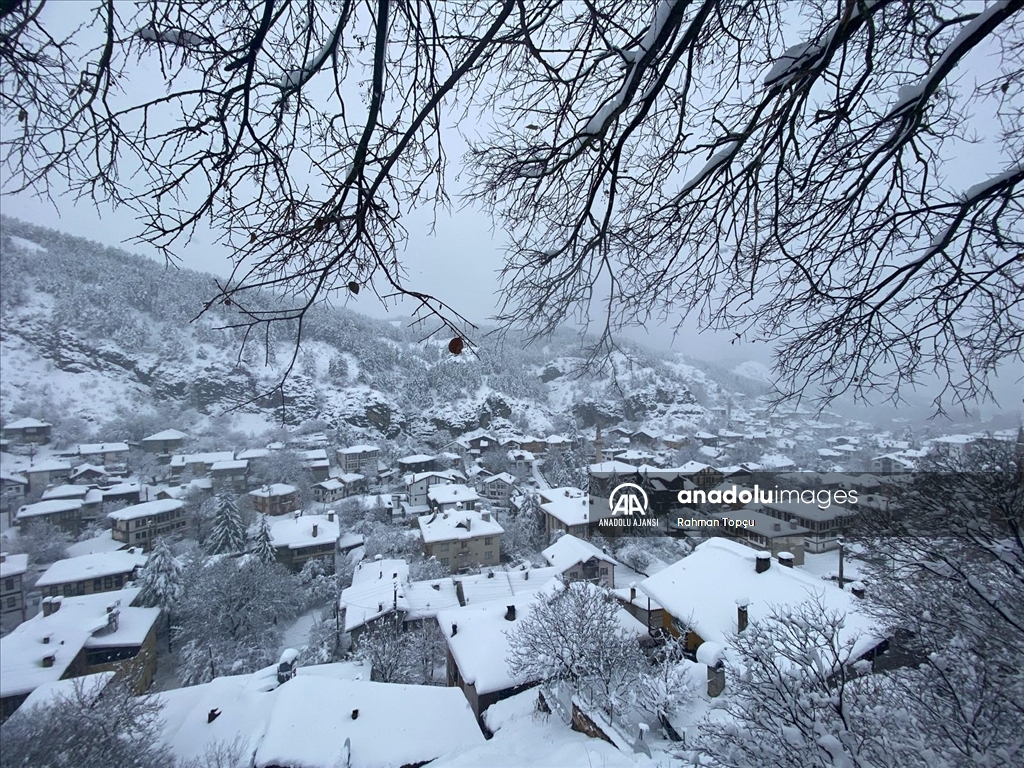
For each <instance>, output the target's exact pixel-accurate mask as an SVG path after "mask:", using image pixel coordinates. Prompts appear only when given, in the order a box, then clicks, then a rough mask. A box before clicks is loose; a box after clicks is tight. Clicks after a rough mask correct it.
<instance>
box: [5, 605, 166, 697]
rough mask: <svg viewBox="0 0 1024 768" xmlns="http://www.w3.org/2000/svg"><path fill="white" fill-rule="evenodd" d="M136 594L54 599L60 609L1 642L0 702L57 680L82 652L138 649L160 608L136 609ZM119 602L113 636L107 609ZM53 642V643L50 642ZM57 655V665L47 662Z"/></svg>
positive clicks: (40, 616) (20, 627) (33, 620)
mask: <svg viewBox="0 0 1024 768" xmlns="http://www.w3.org/2000/svg"><path fill="white" fill-rule="evenodd" d="M138 593H139V590H138V589H122V590H120V591H118V592H101V593H99V594H95V595H83V596H80V597H64V598H53V599H54V600H59V601H60V608H59V609H58V610H56V611H54V612H53V613H51V614H50V615H49V616H43V614H42V613H39V614H37V615H36V616H34V617H33V618H31V619H29V620H28V621H25V622H22V623H21V624H19V625H18V626H17V627H16V628H15V629H14V630H13V631H12V632H11V633H10V634H9V635H7V636H6V637H3V638H0V698H7V697H8V696H17V695H19V694H24V693H29V692H30V691H33V690H35V689H36V688H38V687H39V686H40V685H42V684H43V683H48V682H53V681H55V680H59V679H60V678H61V677H63V676H64V673H65V672H67V670H68V667H69V666H70V665H71V663H72V662H73V661H74V660H75V657H76V656H77V655H78V653H79V651H81V650H82V648H122V647H132V646H140V645H142V643H143V642H144V641H145V639H146V636H147V635H148V634H149V632H150V630H151V629H152V628H153V625H154V624H156V621H157V619H158V618H159V616H160V609H159V608H134V607H132V605H131V603H132V601H133V600H134V599H135V598H136V596H137V595H138ZM118 601H120V605H119V606H118V610H119V612H120V613H119V615H118V624H117V629H116V630H115V631H112V632H111V631H105V630H106V628H107V626H108V618H107V607H108V606H110V605H113V604H114V603H116V602H118ZM46 638H49V641H48V642H47V641H46ZM47 656H53V665H52V666H49V667H46V666H43V659H44V658H45V657H47Z"/></svg>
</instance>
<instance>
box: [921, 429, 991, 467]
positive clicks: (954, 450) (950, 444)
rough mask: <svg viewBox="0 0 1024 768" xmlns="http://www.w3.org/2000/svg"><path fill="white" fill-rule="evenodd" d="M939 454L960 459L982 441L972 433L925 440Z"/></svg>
mask: <svg viewBox="0 0 1024 768" xmlns="http://www.w3.org/2000/svg"><path fill="white" fill-rule="evenodd" d="M925 443H926V445H928V446H929V447H930V448H931V449H932V451H934V452H935V453H936V454H938V455H939V456H943V457H945V458H949V459H953V460H956V461H962V460H963V459H964V458H966V457H967V456H968V455H970V453H971V452H972V451H973V450H975V449H976V448H977V447H978V446H979V445H981V444H982V443H980V442H978V438H977V437H975V436H974V435H943V436H942V437H934V438H932V439H931V440H926V441H925Z"/></svg>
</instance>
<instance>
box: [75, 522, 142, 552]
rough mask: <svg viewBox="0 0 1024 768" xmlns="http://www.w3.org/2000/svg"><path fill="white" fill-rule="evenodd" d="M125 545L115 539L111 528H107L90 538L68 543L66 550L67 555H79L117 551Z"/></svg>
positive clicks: (125, 545)
mask: <svg viewBox="0 0 1024 768" xmlns="http://www.w3.org/2000/svg"><path fill="white" fill-rule="evenodd" d="M127 546H128V545H127V544H125V543H124V542H123V541H115V540H114V537H113V534H112V532H111V530H110V529H109V528H108V529H107V530H105V531H103V532H102V533H101V534H99V535H98V536H94V537H93V538H91V539H86V540H85V541H76V542H75V543H74V544H69V545H68V548H67V552H68V557H80V556H82V555H91V554H94V553H98V552H117V551H118V550H119V549H124V548H125V547H127Z"/></svg>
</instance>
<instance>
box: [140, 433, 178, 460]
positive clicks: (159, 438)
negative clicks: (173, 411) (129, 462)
mask: <svg viewBox="0 0 1024 768" xmlns="http://www.w3.org/2000/svg"><path fill="white" fill-rule="evenodd" d="M186 437H188V435H186V434H185V433H184V432H179V431H178V430H176V429H165V430H163V431H162V432H157V433H156V434H154V435H150V436H149V437H144V438H142V450H144V451H145V452H146V453H155V454H157V455H158V456H168V455H170V454H172V453H174V452H175V451H180V450H181V447H182V446H183V445H184V444H185V438H186Z"/></svg>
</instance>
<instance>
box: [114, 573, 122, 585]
mask: <svg viewBox="0 0 1024 768" xmlns="http://www.w3.org/2000/svg"><path fill="white" fill-rule="evenodd" d="M114 586H115V587H117V588H118V589H120V588H121V587H123V586H124V574H123V573H119V574H117V576H115V577H114Z"/></svg>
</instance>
